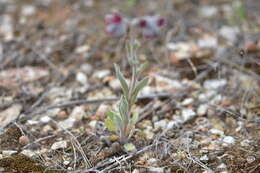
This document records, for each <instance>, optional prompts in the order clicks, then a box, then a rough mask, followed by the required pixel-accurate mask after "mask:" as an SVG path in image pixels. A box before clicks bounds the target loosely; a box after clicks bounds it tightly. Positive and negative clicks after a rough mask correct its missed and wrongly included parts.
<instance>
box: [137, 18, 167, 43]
mask: <svg viewBox="0 0 260 173" xmlns="http://www.w3.org/2000/svg"><path fill="white" fill-rule="evenodd" d="M165 23H166V21H165V19H164V18H162V17H159V16H146V17H143V18H141V19H140V20H139V22H138V25H139V27H140V28H142V33H143V37H144V38H147V39H150V38H155V37H157V36H159V34H160V32H161V29H162V28H163V27H164V26H165Z"/></svg>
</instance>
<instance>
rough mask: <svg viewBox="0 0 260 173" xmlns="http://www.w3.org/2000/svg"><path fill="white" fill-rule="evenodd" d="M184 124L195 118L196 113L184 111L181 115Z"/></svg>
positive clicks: (189, 110)
mask: <svg viewBox="0 0 260 173" xmlns="http://www.w3.org/2000/svg"><path fill="white" fill-rule="evenodd" d="M181 116H182V119H183V121H184V122H186V121H189V120H191V119H192V118H193V117H195V116H196V113H195V112H194V111H193V110H192V109H184V110H182V113H181Z"/></svg>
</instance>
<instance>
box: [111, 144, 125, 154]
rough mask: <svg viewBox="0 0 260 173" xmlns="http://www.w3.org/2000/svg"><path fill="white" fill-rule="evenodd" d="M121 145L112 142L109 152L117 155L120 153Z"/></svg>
mask: <svg viewBox="0 0 260 173" xmlns="http://www.w3.org/2000/svg"><path fill="white" fill-rule="evenodd" d="M121 149H122V148H121V145H120V144H119V143H118V142H113V143H112V145H111V150H112V152H113V153H118V152H120V151H121Z"/></svg>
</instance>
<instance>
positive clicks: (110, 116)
mask: <svg viewBox="0 0 260 173" xmlns="http://www.w3.org/2000/svg"><path fill="white" fill-rule="evenodd" d="M137 47H138V44H137V43H136V42H133V41H131V42H129V43H128V44H127V58H128V62H129V64H130V66H131V71H132V77H131V79H130V81H129V83H128V82H127V80H126V78H125V77H124V75H123V73H122V72H121V70H120V68H119V66H118V65H116V64H115V71H116V77H117V79H118V80H119V81H120V84H121V88H122V90H123V95H122V96H121V99H120V101H119V104H118V110H116V111H109V112H108V113H107V118H106V120H105V125H106V127H107V129H108V130H110V131H113V132H115V133H116V134H117V135H118V136H119V139H120V142H121V143H123V144H125V143H127V142H128V140H129V139H130V138H131V136H132V135H133V132H134V130H135V124H136V122H137V120H138V113H136V112H135V113H133V112H132V106H133V105H134V104H135V102H136V101H137V96H138V93H139V92H140V91H141V90H142V89H143V88H144V87H145V86H146V85H147V84H148V80H149V79H148V77H145V78H143V79H141V80H139V76H140V74H141V73H142V72H143V71H144V70H145V68H146V66H147V64H146V63H144V64H140V63H139V61H138V57H137Z"/></svg>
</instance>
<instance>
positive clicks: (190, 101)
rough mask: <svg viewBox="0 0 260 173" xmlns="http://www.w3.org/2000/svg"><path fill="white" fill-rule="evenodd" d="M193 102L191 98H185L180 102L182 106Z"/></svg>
mask: <svg viewBox="0 0 260 173" xmlns="http://www.w3.org/2000/svg"><path fill="white" fill-rule="evenodd" d="M193 102H194V99H193V98H186V99H185V100H183V102H182V103H181V104H182V106H188V105H190V104H192V103H193Z"/></svg>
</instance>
